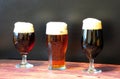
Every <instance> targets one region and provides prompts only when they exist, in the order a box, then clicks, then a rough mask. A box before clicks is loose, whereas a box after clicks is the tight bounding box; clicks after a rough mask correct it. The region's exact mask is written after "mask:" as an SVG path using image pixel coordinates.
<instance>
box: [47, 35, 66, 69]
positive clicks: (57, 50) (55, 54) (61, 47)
mask: <svg viewBox="0 0 120 79" xmlns="http://www.w3.org/2000/svg"><path fill="white" fill-rule="evenodd" d="M67 44H68V35H48V36H47V45H48V52H49V67H50V68H49V69H59V68H62V67H65V53H66V49H67Z"/></svg>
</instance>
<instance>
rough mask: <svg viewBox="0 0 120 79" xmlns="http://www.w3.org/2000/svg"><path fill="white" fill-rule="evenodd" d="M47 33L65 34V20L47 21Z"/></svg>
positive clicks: (66, 32)
mask: <svg viewBox="0 0 120 79" xmlns="http://www.w3.org/2000/svg"><path fill="white" fill-rule="evenodd" d="M46 34H47V35H65V34H68V31H67V24H66V23H65V22H48V23H47V25H46Z"/></svg>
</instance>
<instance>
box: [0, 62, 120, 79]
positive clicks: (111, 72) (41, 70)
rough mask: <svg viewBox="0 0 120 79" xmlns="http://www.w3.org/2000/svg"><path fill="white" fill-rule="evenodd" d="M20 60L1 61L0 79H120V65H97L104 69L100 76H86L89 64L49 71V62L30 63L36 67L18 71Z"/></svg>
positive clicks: (71, 64) (68, 64)
mask: <svg viewBox="0 0 120 79" xmlns="http://www.w3.org/2000/svg"><path fill="white" fill-rule="evenodd" d="M19 62H20V60H0V79H120V65H110V64H95V67H97V68H100V69H102V71H103V72H102V73H100V74H85V73H83V72H82V70H83V69H85V68H87V67H88V63H81V62H67V63H66V65H67V69H66V70H48V68H47V66H48V62H47V61H29V62H30V63H32V64H34V65H35V66H34V67H33V68H30V69H24V68H21V69H17V68H15V65H16V64H18V63H19Z"/></svg>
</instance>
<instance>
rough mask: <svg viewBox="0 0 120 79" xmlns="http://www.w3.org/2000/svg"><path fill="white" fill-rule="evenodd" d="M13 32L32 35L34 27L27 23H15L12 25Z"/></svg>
mask: <svg viewBox="0 0 120 79" xmlns="http://www.w3.org/2000/svg"><path fill="white" fill-rule="evenodd" d="M14 32H17V33H32V32H34V27H33V24H32V23H29V22H16V23H15V24H14Z"/></svg>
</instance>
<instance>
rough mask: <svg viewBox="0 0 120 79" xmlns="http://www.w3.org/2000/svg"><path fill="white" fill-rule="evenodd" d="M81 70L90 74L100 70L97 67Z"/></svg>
mask: <svg viewBox="0 0 120 79" xmlns="http://www.w3.org/2000/svg"><path fill="white" fill-rule="evenodd" d="M83 72H85V73H90V74H97V73H101V72H102V70H99V69H85V70H83Z"/></svg>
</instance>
